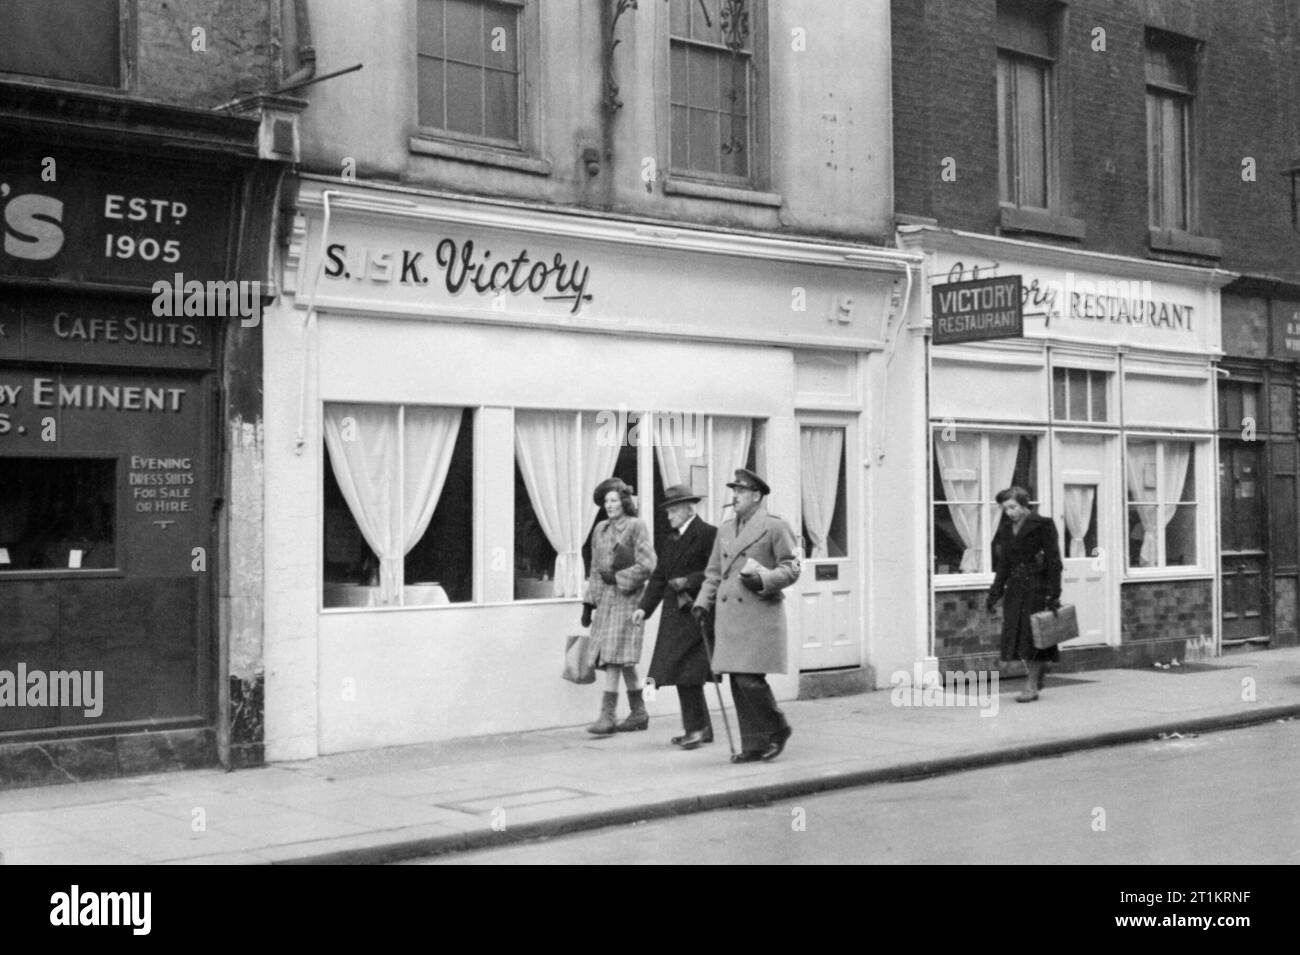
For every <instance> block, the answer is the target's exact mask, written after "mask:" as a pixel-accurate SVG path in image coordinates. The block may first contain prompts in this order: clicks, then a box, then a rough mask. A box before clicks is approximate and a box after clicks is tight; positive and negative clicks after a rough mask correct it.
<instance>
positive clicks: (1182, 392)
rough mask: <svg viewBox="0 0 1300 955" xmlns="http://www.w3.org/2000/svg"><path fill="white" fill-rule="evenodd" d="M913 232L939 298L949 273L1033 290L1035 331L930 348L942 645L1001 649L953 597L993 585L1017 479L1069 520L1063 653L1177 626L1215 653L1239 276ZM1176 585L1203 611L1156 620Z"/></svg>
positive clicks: (947, 650)
mask: <svg viewBox="0 0 1300 955" xmlns="http://www.w3.org/2000/svg"><path fill="white" fill-rule="evenodd" d="M900 235H901V238H902V241H901V243H900V244H901V245H902V246H903V247H904V248H911V249H917V250H923V251H925V252H926V253H927V266H926V272H927V281H926V295H925V296H924V297H925V299H926V309H927V310H929V308H930V305H929V299H930V290H931V289H933V288H935V287H942V285H943V284H944V283H946V282H948V281H957V280H963V279H964V280H970V279H972V278H987V277H991V276H994V275H998V276H1013V275H1020V276H1022V287H1023V290H1024V291H1023V297H1024V336H1023V337H1021V338H1003V339H996V340H989V341H982V342H975V343H964V344H951V345H949V344H940V345H933V346H932V347H931V350H930V413H929V416H930V431H931V474H932V477H931V481H930V487H931V494H930V497H931V505H932V506H931V548H930V549H931V558H930V559H931V573H932V580H933V589H934V595H935V613H934V629H935V634H934V650H933V653H934V655H935V656H936V657H939V658H940V659H949V660H955V659H964V660H967V661H969V660H970V659H971V658H972V657H978V656H980V655H987V654H989V653H996V650H997V636H996V632H997V627H998V626H999V625H1000V618H995V617H992V616H989V615H987V614H986V613H985V612H984V611H983V608H982V602H978V604H977V602H976V601H975V600H974V599H973V598H970V599H967V600H958V601H954V600H953V599H951V598H952V597H955V596H963V595H971V594H973V593H975V592H979V591H983V590H987V588H988V587H989V585H990V584H991V582H992V580H993V568H992V555H991V542H992V538H993V534H994V532H995V531H996V529H997V523H998V518H999V509H998V507H997V505H996V504H995V503H994V495H995V494H996V493H997V492H998V491H999V490H1000V489H1002V488H1004V487H1007V486H1009V485H1012V484H1018V485H1021V486H1024V487H1026V488H1027V489H1028V490H1029V491H1030V493H1031V496H1032V497H1033V499H1034V501H1035V502H1036V505H1037V507H1038V510H1039V512H1040V513H1042V514H1046V515H1049V516H1051V517H1052V518H1053V519H1054V520H1055V521H1056V524H1057V530H1058V533H1059V535H1060V541H1061V550H1062V558H1063V563H1064V568H1065V570H1064V574H1063V577H1062V587H1063V592H1062V600H1063V601H1065V602H1067V603H1073V604H1075V605H1076V607H1077V608H1078V613H1079V618H1080V636H1079V638H1078V639H1077V640H1073V641H1070V642H1069V643H1067V644H1063V647H1065V648H1066V649H1076V648H1082V649H1090V650H1091V651H1099V650H1101V651H1105V648H1112V649H1115V648H1120V647H1121V646H1128V645H1130V644H1135V643H1138V642H1141V641H1151V640H1156V639H1160V635H1159V633H1157V632H1156V630H1157V629H1159V627H1163V626H1164V624H1165V623H1167V624H1168V626H1167V627H1165V630H1166V631H1167V632H1168V634H1172V635H1173V636H1175V637H1181V638H1183V639H1185V640H1187V641H1188V642H1189V643H1191V642H1195V643H1196V648H1197V651H1198V652H1209V651H1210V650H1211V649H1212V648H1214V647H1217V645H1218V635H1217V634H1218V613H1217V610H1216V607H1217V603H1216V601H1217V590H1218V588H1217V586H1214V585H1213V584H1214V581H1215V579H1216V574H1217V565H1218V560H1217V548H1216V533H1217V528H1218V518H1217V514H1218V494H1217V480H1216V468H1215V462H1216V460H1217V453H1216V449H1215V435H1214V430H1215V407H1216V406H1215V389H1216V374H1215V368H1214V362H1215V361H1216V359H1217V358H1219V357H1220V355H1221V354H1222V351H1221V348H1220V316H1219V289H1220V288H1221V287H1222V286H1223V285H1224V284H1225V283H1226V282H1228V281H1229V280H1230V279H1231V278H1232V276H1231V275H1230V274H1229V273H1226V272H1222V271H1219V270H1215V269H1204V268H1193V267H1189V266H1183V265H1175V264H1167V263H1161V262H1155V261H1139V260H1133V259H1126V258H1122V257H1118V256H1110V255H1100V254H1095V253H1083V252H1077V251H1072V250H1068V249H1062V248H1059V247H1053V246H1046V245H1039V244H1035V243H1030V242H1022V241H1016V240H1009V239H1002V238H991V237H988V236H980V235H974V234H967V233H956V232H950V231H944V230H939V229H933V228H928V227H913V226H908V227H904V228H903V229H901V230H900ZM1157 585H1164V586H1163V589H1159V590H1158V591H1153V590H1152V589H1151V588H1152V587H1155V586H1157ZM1202 585H1203V586H1202ZM1171 586H1172V587H1184V588H1187V589H1186V591H1185V592H1186V593H1189V594H1195V595H1196V599H1197V600H1200V601H1202V602H1203V603H1204V606H1203V607H1200V606H1199V605H1198V608H1197V610H1196V612H1195V614H1193V615H1190V616H1189V617H1188V619H1186V620H1183V621H1181V622H1178V621H1174V620H1172V619H1170V620H1168V621H1164V622H1162V623H1161V622H1158V625H1157V627H1156V628H1154V629H1153V628H1150V627H1149V626H1148V623H1149V621H1148V622H1144V621H1146V615H1149V608H1150V607H1151V606H1152V605H1153V601H1158V600H1162V599H1166V595H1167V594H1168V593H1172V592H1175V591H1171V590H1170V589H1169V588H1170V587H1171ZM1144 587H1145V588H1146V589H1145V590H1144V589H1143V588H1144ZM1180 592H1181V591H1180ZM1152 594H1158V595H1159V596H1156V597H1153V596H1152ZM1126 608H1127V609H1126ZM1193 617H1194V619H1192V618H1193ZM1139 618H1141V619H1139ZM1144 628H1145V629H1144ZM984 631H986V632H987V640H985V641H984V642H983V643H982V644H981V645H979V646H978V647H977V646H975V644H974V640H975V638H976V636H977V634H978V633H982V632H984ZM1185 649H1186V653H1189V654H1190V653H1192V652H1193V651H1192V649H1190V648H1185ZM1169 652H1177V651H1172V650H1171V651H1169ZM1096 659H1097V661H1098V662H1099V663H1100V662H1102V661H1105V660H1107V659H1108V657H1107V656H1105V654H1104V653H1103V654H1102V655H1100V656H1097V657H1096ZM1110 659H1113V657H1111V658H1110Z"/></svg>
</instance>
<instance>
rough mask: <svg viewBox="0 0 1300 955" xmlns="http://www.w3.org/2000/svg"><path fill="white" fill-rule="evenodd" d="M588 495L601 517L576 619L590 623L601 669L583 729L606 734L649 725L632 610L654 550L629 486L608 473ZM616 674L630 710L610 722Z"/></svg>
mask: <svg viewBox="0 0 1300 955" xmlns="http://www.w3.org/2000/svg"><path fill="white" fill-rule="evenodd" d="M593 497H594V498H595V501H596V504H597V506H599V507H603V508H604V509H605V514H606V520H603V521H601V522H600V523H599V524H597V525H596V529H595V530H594V531H592V532H591V574H590V576H589V577H588V579H587V602H586V605H585V606H584V608H583V614H582V623H583V626H587V625H588V624H590V626H591V638H592V640H591V642H592V645H593V648H594V649H593V651H592V652H593V653H594V654H595V662H594V666H596V667H598V668H603V669H604V670H605V693H604V696H603V697H602V698H601V708H600V717H599V718H598V719H597V720H596V722H594V723H592V724H591V725H590V726H588V727H587V731H588V732H590V733H595V734H596V735H598V736H607V735H609V734H610V733H613V732H615V731H616V730H618V731H627V730H643V729H645V728H646V727H647V726H649V725H650V714H649V713H647V712H646V708H645V703H644V702H643V701H642V699H641V678H640V676H639V675H638V674H637V671H636V664H637V662H638V661H639V660H640V659H641V639H642V634H643V631H642V629H641V627H639V626H637V624H636V623H635V621H633V619H632V615H633V614H634V613H635V612H636V609H637V606H638V604H639V603H640V600H641V592H642V591H643V590H644V589H645V583H646V580H648V579H649V577H650V574H651V572H653V571H654V569H655V550H654V544H653V543H652V541H651V537H650V531H649V530H648V529H647V528H646V526H645V524H644V523H643V522H641V521H640V520H638V519H637V517H636V502H635V501H633V500H632V489H631V488H630V487H628V486H627V485H626V484H624V483H623V482H622V481H620V480H619V479H618V478H609V479H608V480H606V481H602V482H601V483H600V484H599V486H597V488H596V491H595V494H594V495H593ZM619 674H622V676H623V682H624V684H625V685H626V687H627V701H628V704H629V705H630V706H631V708H632V712H631V714H630V715H629V716H628V718H627V719H625V720H623V721H622V722H621V723H615V722H614V709H615V707H616V705H617V704H618V678H619Z"/></svg>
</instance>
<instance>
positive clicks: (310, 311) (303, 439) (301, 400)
mask: <svg viewBox="0 0 1300 955" xmlns="http://www.w3.org/2000/svg"><path fill="white" fill-rule="evenodd" d="M338 195H340V193H339V192H338V190H336V189H326V190H325V191H324V192H322V193H321V202H322V204H323V205H324V207H325V218H324V222H323V223H322V224H321V233H320V254H319V256H318V257H317V260H316V271H315V273H314V274H313V276H312V282H311V292H310V295H309V298H308V300H307V315H306V317H305V318H303V320H302V387H301V389H300V391H299V396H298V431H297V434H296V435H295V437H294V445H293V453H294V454H299V455H300V454H302V449H303V447H304V446H305V445H306V444H307V373H308V371H309V364H310V360H311V342H310V340H309V338H308V335H309V333H310V330H311V327H312V324H313V321H314V319H315V318H316V287H317V286H318V285H320V277H321V273H322V272H323V271H324V269H325V250H326V249H327V248H329V237H330V200H331V199H332V198H334V197H336V196H338Z"/></svg>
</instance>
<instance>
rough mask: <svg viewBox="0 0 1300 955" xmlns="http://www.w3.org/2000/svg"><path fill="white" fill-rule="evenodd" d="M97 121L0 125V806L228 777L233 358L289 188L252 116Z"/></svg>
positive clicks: (33, 98)
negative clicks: (193, 776) (15, 791)
mask: <svg viewBox="0 0 1300 955" xmlns="http://www.w3.org/2000/svg"><path fill="white" fill-rule="evenodd" d="M85 99H86V101H87V102H90V103H93V104H94V107H95V108H96V109H97V113H96V115H97V119H98V121H99V122H102V123H103V126H102V127H101V126H95V125H93V124H86V123H85V122H82V121H79V120H67V119H65V118H64V117H63V116H62V115H61V113H62V111H64V110H66V111H68V112H76V111H77V110H78V109H82V108H84V107H86V105H87V103H86V102H82V98H81V97H79V96H77V95H73V94H63V95H62V98H61V101H60V103H59V104H56V103H54V94H49V95H48V97H47V96H46V94H43V93H42V94H27V95H24V96H22V97H21V98H18V97H15V99H14V100H13V102H12V103H10V102H9V101H8V100H6V107H9V106H14V108H13V109H12V110H9V109H8V108H7V109H6V111H5V113H4V118H3V120H2V121H0V127H2V128H0V132H2V133H3V135H4V136H5V138H6V142H7V143H8V144H9V146H8V147H7V148H6V151H5V153H4V155H3V156H0V222H3V226H4V235H3V247H2V251H0V620H3V621H4V622H3V625H2V626H0V785H31V784H35V783H41V782H65V781H70V780H77V779H83V778H91V777H95V776H111V775H118V774H125V773H132V772H142V771H149V770H157V769H163V768H177V767H193V766H200V765H210V764H212V763H214V762H216V761H217V759H218V758H219V746H218V733H219V728H220V726H221V724H222V720H221V712H220V708H219V705H220V693H219V680H220V677H221V674H222V662H221V659H220V655H219V654H220V649H221V641H220V639H219V635H218V625H217V618H218V616H219V599H220V595H219V587H220V584H219V581H220V579H221V577H222V574H221V570H222V567H223V563H222V552H221V547H220V540H219V538H220V536H221V533H220V523H219V520H220V516H221V505H222V498H223V494H224V491H223V488H224V487H225V483H224V480H223V467H222V460H223V459H222V448H223V446H224V445H223V435H222V430H223V429H222V425H221V420H222V414H223V410H224V409H223V387H222V376H223V369H224V357H223V356H224V355H225V354H226V352H227V350H228V349H229V348H230V347H231V342H232V336H233V335H237V334H238V332H232V330H231V328H232V325H233V326H234V327H235V328H236V329H238V328H239V326H240V325H241V324H243V325H253V324H256V320H257V316H258V315H259V314H260V308H261V301H260V298H256V297H250V295H248V294H245V295H244V296H243V298H242V299H241V296H240V291H241V286H242V287H244V288H245V289H246V288H247V287H250V286H251V287H253V288H255V287H256V286H257V284H258V283H257V282H256V281H252V282H248V281H245V282H242V283H241V282H239V281H237V280H238V279H240V278H253V277H254V274H249V273H243V272H241V256H247V257H248V258H249V259H250V260H252V261H253V262H257V260H258V256H257V254H256V253H251V252H250V243H252V244H256V243H257V240H256V238H255V235H254V234H257V235H260V236H261V239H262V244H261V249H262V253H261V259H262V262H261V264H262V265H264V264H265V255H266V250H267V248H268V246H267V244H266V243H265V238H266V236H267V234H268V233H269V229H270V218H271V210H272V209H273V208H274V193H275V188H276V186H277V184H278V180H279V175H280V174H279V172H278V167H276V168H275V169H270V170H269V173H268V175H267V176H266V177H265V178H263V175H262V174H263V172H264V171H267V170H266V168H265V167H263V166H261V165H260V164H259V158H258V146H257V141H258V130H259V126H260V122H259V120H258V119H257V118H251V119H249V118H231V117H212V116H211V115H210V114H207V113H195V112H194V111H188V110H182V109H175V108H171V107H155V106H150V107H140V106H136V105H134V104H131V105H128V104H123V103H122V102H120V101H115V102H109V101H107V100H99V99H95V98H94V97H89V96H87V97H85ZM47 100H48V101H47ZM14 104H18V105H16V106H15V105H14ZM126 113H130V114H131V117H132V119H131V121H130V122H128V121H127V120H126V119H125V118H124V114H126ZM128 129H130V130H131V132H128V131H127V130H128ZM160 130H163V131H165V132H161V133H160V132H159V131H160ZM160 139H162V140H166V142H167V145H161V144H160ZM187 140H188V141H189V145H188V146H187V145H186V142H187ZM271 165H272V164H267V166H268V167H270V166H271ZM259 189H268V190H269V195H268V196H267V197H266V198H267V205H266V207H265V208H260V207H259V208H254V207H250V205H249V199H250V196H251V195H253V194H257V193H258V190H259ZM253 221H258V222H260V223H261V228H260V229H259V228H257V227H255V226H253V225H252V224H251V223H252V222H253ZM159 283H162V286H165V287H166V288H167V289H168V291H167V292H166V294H163V293H162V292H160V287H161V286H160V284H159ZM218 299H220V300H221V307H220V308H216V307H214V303H215V302H216V301H217V300H218ZM187 302H188V305H187V304H186V303H187ZM178 303H179V307H177V305H178ZM245 306H246V307H245Z"/></svg>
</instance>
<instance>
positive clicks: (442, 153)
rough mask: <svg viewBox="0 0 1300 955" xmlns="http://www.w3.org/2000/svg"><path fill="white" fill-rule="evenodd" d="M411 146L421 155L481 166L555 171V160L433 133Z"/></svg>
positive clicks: (416, 138)
mask: <svg viewBox="0 0 1300 955" xmlns="http://www.w3.org/2000/svg"><path fill="white" fill-rule="evenodd" d="M410 149H411V152H413V153H416V154H417V155H421V156H438V157H440V158H442V159H455V160H457V161H459V162H472V163H477V164H478V165H480V166H500V167H501V168H503V169H514V170H517V171H519V172H526V173H531V174H532V175H534V176H549V175H550V174H551V163H550V161H549V160H547V159H538V158H537V157H536V156H526V155H524V154H523V153H516V152H510V151H508V150H505V149H493V148H492V147H490V146H476V145H473V144H471V143H457V142H452V141H450V140H447V139H435V138H434V137H432V136H412V137H411V142H410Z"/></svg>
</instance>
